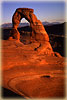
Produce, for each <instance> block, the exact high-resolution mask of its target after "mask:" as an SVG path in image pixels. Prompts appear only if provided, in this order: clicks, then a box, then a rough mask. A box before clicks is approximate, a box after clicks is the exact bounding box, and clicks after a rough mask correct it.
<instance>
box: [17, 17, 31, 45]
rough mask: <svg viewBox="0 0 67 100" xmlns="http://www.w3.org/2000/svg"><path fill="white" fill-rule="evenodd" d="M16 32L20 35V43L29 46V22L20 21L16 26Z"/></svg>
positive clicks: (24, 19)
mask: <svg viewBox="0 0 67 100" xmlns="http://www.w3.org/2000/svg"><path fill="white" fill-rule="evenodd" d="M18 31H19V33H20V41H21V42H23V43H24V44H29V43H30V40H31V33H32V29H31V27H30V23H29V21H27V20H26V18H22V19H21V21H20V23H19V26H18Z"/></svg>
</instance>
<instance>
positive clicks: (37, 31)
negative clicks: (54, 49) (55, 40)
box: [12, 8, 49, 42]
mask: <svg viewBox="0 0 67 100" xmlns="http://www.w3.org/2000/svg"><path fill="white" fill-rule="evenodd" d="M33 12H34V10H33V9H29V8H18V9H16V11H15V13H14V15H13V17H12V24H13V30H16V33H13V35H12V37H13V38H15V39H18V40H19V39H20V34H19V32H18V30H17V28H18V25H19V23H20V21H21V19H22V18H25V19H26V20H27V21H28V22H29V23H30V27H31V28H32V37H33V38H35V40H37V41H40V42H42V41H49V37H48V35H47V32H46V31H45V29H44V26H43V25H42V23H41V21H40V20H38V19H37V17H36V15H35V14H34V13H33Z"/></svg>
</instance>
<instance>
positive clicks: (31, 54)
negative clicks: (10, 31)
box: [2, 40, 65, 98]
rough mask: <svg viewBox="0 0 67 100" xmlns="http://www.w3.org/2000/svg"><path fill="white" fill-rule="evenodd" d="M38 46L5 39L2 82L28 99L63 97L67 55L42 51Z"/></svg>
mask: <svg viewBox="0 0 67 100" xmlns="http://www.w3.org/2000/svg"><path fill="white" fill-rule="evenodd" d="M38 45H39V43H38V42H34V43H31V44H28V45H24V44H23V43H21V42H17V41H15V40H13V41H9V40H3V41H2V74H3V75H2V85H3V87H5V88H7V89H9V90H11V91H13V92H15V93H17V94H19V95H21V96H24V97H25V98H46V97H47V98H49V97H50V98H55V97H56V98H57V97H64V95H65V74H64V69H65V68H64V67H65V64H64V58H63V57H56V56H53V55H51V56H49V55H47V54H39V53H38V51H35V50H34V48H36V47H37V46H38Z"/></svg>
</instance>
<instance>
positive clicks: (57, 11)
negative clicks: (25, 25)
mask: <svg viewBox="0 0 67 100" xmlns="http://www.w3.org/2000/svg"><path fill="white" fill-rule="evenodd" d="M17 8H32V9H34V14H35V15H36V16H37V18H38V19H39V20H41V21H42V22H44V21H47V22H64V21H65V2H45V1H42V2H34V1H33V2H31V1H28V2H23V1H22V2H18V1H16V2H8V1H7V2H2V24H3V23H11V22H12V16H13V14H14V12H15V10H16V9H17ZM21 22H27V21H26V20H25V19H22V20H21Z"/></svg>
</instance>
